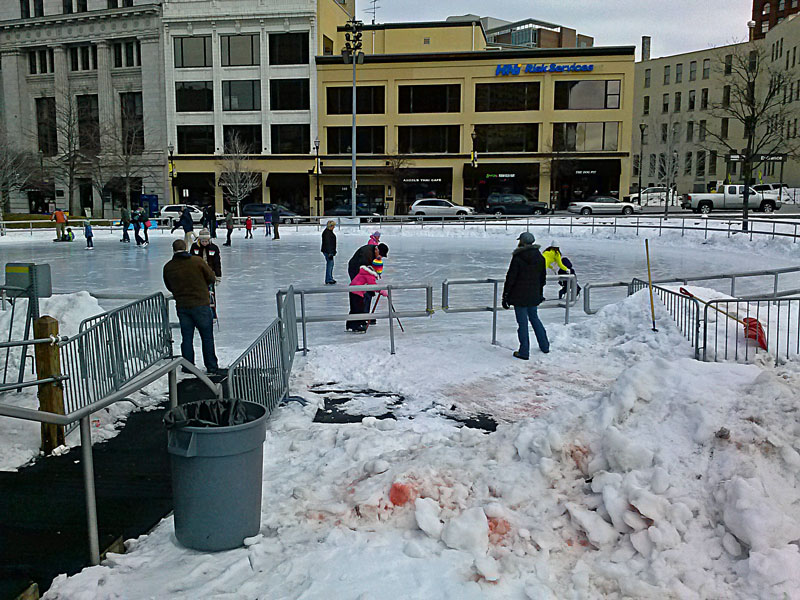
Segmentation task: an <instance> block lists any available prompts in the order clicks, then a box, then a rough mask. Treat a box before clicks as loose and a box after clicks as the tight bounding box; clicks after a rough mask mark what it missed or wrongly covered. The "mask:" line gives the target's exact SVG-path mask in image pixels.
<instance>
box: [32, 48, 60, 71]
mask: <svg viewBox="0 0 800 600" xmlns="http://www.w3.org/2000/svg"><path fill="white" fill-rule="evenodd" d="M54 62H55V61H54V54H53V50H52V49H51V48H41V49H39V50H29V51H28V72H29V73H30V74H31V75H43V74H46V73H52V72H53V71H55V69H54V68H53V65H54Z"/></svg>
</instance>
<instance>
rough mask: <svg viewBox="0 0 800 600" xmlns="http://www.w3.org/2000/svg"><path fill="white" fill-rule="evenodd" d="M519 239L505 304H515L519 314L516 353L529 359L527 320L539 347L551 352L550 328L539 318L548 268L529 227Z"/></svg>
mask: <svg viewBox="0 0 800 600" xmlns="http://www.w3.org/2000/svg"><path fill="white" fill-rule="evenodd" d="M517 240H518V241H519V246H518V247H517V248H516V249H515V250H514V252H513V253H512V256H511V264H510V265H509V267H508V273H507V274H506V282H505V285H504V286H503V308H505V309H506V310H507V309H509V308H511V306H513V307H514V314H515V316H516V318H517V326H518V329H517V337H518V338H519V350H517V351H515V352H514V357H515V358H519V359H522V360H528V358H529V357H530V340H529V338H528V321H530V322H531V326H532V327H533V333H534V335H536V341H537V343H538V344H539V350H541V351H542V352H543V353H544V354H547V353H548V352H550V342H549V341H548V340H547V331H545V329H544V325H543V324H542V322H541V321H540V320H539V311H538V308H537V307H538V306H539V305H540V304H541V303H542V301H544V286H545V283H546V282H547V272H546V269H545V259H544V258H543V257H542V255H541V254H540V252H539V246H538V245H537V244H535V243H534V242H535V241H536V239H535V238H534V237H533V234H532V233H529V232H527V231H526V232H525V233H523V234H521V235H520V236H519V237H518V238H517ZM559 260H560V259H559Z"/></svg>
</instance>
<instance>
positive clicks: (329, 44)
mask: <svg viewBox="0 0 800 600" xmlns="http://www.w3.org/2000/svg"><path fill="white" fill-rule="evenodd" d="M322 55H323V56H333V40H332V39H331V38H329V37H328V36H327V35H323V36H322Z"/></svg>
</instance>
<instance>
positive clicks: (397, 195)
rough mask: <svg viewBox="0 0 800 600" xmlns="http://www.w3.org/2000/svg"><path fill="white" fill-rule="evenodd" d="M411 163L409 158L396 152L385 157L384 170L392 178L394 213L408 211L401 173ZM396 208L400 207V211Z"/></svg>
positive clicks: (410, 165) (409, 166) (411, 164)
mask: <svg viewBox="0 0 800 600" xmlns="http://www.w3.org/2000/svg"><path fill="white" fill-rule="evenodd" d="M413 165H414V163H413V161H412V160H411V159H409V158H408V157H407V156H404V155H402V154H398V153H397V152H395V153H394V154H390V155H389V156H387V157H386V170H387V172H388V173H389V176H390V177H391V179H392V187H394V202H395V214H406V213H407V212H408V202H406V198H405V185H404V183H403V174H404V172H405V171H406V170H407V169H409V168H411V167H412V166H413ZM398 209H402V212H398Z"/></svg>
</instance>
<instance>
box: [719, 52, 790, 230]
mask: <svg viewBox="0 0 800 600" xmlns="http://www.w3.org/2000/svg"><path fill="white" fill-rule="evenodd" d="M716 62H717V65H716V69H715V70H716V71H717V73H718V77H719V79H720V80H721V81H722V82H723V83H724V84H725V85H724V87H723V97H722V101H721V102H714V103H712V104H711V105H710V107H709V110H708V112H709V114H710V115H711V116H714V117H717V118H719V119H720V127H719V129H717V128H714V127H712V128H709V129H708V131H707V132H706V133H707V136H708V140H709V141H710V142H712V145H714V146H716V147H717V148H720V149H722V150H723V151H724V152H725V153H730V154H735V155H739V156H740V158H741V159H742V163H743V168H742V175H743V179H744V181H743V182H742V183H744V207H743V213H742V228H743V230H744V231H747V230H748V211H749V208H748V204H749V202H748V199H749V196H750V185H751V184H752V183H753V169H754V168H757V167H758V166H759V165H760V164H761V163H762V160H761V156H763V155H775V154H786V155H789V156H795V157H796V156H798V150H800V138H798V137H797V131H796V125H795V129H794V133H793V134H792V131H791V127H792V124H793V123H796V121H797V118H798V116H800V111H799V110H798V109H797V104H796V103H794V102H792V98H791V92H792V90H793V89H794V87H795V85H794V78H793V77H792V74H791V73H790V72H789V70H788V69H787V68H786V66H787V65H786V64H784V61H782V60H779V61H772V60H771V57H770V56H769V54H768V52H767V48H766V46H765V45H763V44H761V43H758V42H748V43H743V44H738V45H735V46H731V47H728V48H726V49H725V50H724V51H721V52H720V54H719V55H718V56H717V60H716ZM790 84H791V85H790ZM787 94H788V95H789V97H788V98H787ZM787 100H788V101H787ZM732 123H740V124H741V126H742V128H743V130H744V138H745V143H746V147H745V148H736V147H734V146H733V142H734V141H735V140H736V139H737V138H733V137H731V136H730V135H729V130H730V125H731V124H732Z"/></svg>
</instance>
